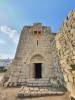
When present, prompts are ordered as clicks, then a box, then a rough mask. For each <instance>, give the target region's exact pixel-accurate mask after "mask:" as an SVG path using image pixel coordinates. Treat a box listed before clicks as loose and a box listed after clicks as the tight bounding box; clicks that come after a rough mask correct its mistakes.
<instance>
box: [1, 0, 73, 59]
mask: <svg viewBox="0 0 75 100" xmlns="http://www.w3.org/2000/svg"><path fill="white" fill-rule="evenodd" d="M73 9H75V0H0V58H12V57H14V55H15V52H16V47H17V43H18V39H19V36H20V32H21V30H22V28H23V26H24V25H32V24H33V23H34V22H41V23H43V24H44V25H47V26H50V27H51V29H52V31H53V32H57V31H58V29H59V28H60V26H61V23H62V22H63V20H64V18H65V16H67V14H68V13H69V12H70V11H71V10H73Z"/></svg>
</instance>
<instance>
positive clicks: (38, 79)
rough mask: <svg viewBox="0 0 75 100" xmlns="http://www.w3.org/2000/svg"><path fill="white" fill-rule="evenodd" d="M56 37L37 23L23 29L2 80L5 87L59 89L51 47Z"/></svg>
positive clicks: (54, 54) (45, 27) (58, 71)
mask: <svg viewBox="0 0 75 100" xmlns="http://www.w3.org/2000/svg"><path fill="white" fill-rule="evenodd" d="M55 36H56V33H52V32H51V28H50V27H48V26H43V25H42V24H41V23H34V24H33V26H24V28H23V30H22V32H21V36H20V40H19V44H18V47H17V51H16V55H15V58H14V60H13V62H12V64H11V66H10V67H9V69H8V71H7V73H6V75H5V80H4V85H6V86H18V85H19V86H22V85H25V86H43V87H48V86H51V87H53V86H54V87H60V86H63V84H64V82H63V76H62V73H61V71H60V67H59V64H58V56H57V54H56V46H55Z"/></svg>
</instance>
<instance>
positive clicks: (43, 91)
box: [17, 86, 64, 98]
mask: <svg viewBox="0 0 75 100" xmlns="http://www.w3.org/2000/svg"><path fill="white" fill-rule="evenodd" d="M63 94H64V92H60V91H55V92H54V91H50V90H49V89H48V88H46V87H44V88H42V87H24V86H22V87H21V88H20V90H19V91H18V93H17V97H19V98H26V97H39V96H47V95H63Z"/></svg>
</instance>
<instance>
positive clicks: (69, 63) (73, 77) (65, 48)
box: [56, 10, 75, 97]
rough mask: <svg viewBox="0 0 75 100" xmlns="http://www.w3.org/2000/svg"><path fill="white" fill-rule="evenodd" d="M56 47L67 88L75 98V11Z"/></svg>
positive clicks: (59, 34) (62, 30)
mask: <svg viewBox="0 0 75 100" xmlns="http://www.w3.org/2000/svg"><path fill="white" fill-rule="evenodd" d="M56 47H57V51H58V56H59V61H60V65H61V69H62V72H63V75H64V79H65V82H66V87H67V89H68V91H69V92H71V96H73V97H75V11H74V10H73V11H72V12H70V13H69V14H68V16H67V17H66V19H65V20H64V22H63V24H62V26H61V28H60V30H59V32H58V34H57V36H56Z"/></svg>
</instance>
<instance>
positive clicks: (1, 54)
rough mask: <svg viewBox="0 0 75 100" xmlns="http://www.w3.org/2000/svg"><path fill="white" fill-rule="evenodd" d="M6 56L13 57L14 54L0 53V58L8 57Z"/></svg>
mask: <svg viewBox="0 0 75 100" xmlns="http://www.w3.org/2000/svg"><path fill="white" fill-rule="evenodd" d="M8 58H11V59H12V58H14V55H12V54H11V55H10V54H6V53H0V59H8Z"/></svg>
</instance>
